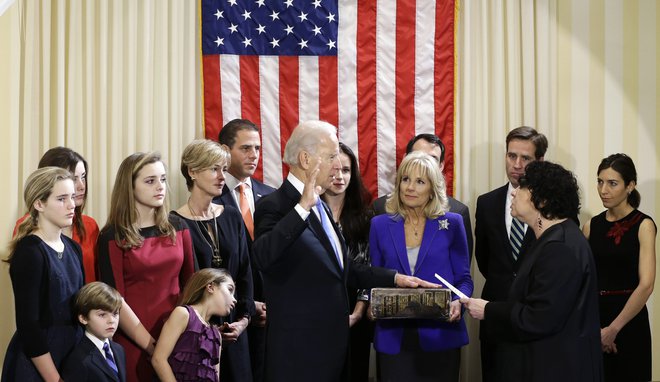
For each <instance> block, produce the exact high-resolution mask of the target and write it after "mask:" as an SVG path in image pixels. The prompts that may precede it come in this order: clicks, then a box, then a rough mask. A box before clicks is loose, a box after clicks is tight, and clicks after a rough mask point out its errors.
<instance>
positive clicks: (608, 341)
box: [582, 154, 657, 381]
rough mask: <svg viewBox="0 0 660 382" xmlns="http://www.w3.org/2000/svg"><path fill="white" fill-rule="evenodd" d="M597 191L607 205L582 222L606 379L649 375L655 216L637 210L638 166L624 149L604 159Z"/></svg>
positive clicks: (638, 198)
mask: <svg viewBox="0 0 660 382" xmlns="http://www.w3.org/2000/svg"><path fill="white" fill-rule="evenodd" d="M597 175H598V178H597V188H598V196H600V199H601V200H602V202H603V206H604V207H605V208H607V209H606V210H605V211H603V212H602V213H601V214H599V215H597V216H594V217H593V218H592V219H591V220H590V221H589V222H587V223H586V224H585V225H584V228H583V229H582V231H583V232H584V234H585V236H586V237H587V238H588V239H589V244H590V245H591V250H592V251H593V253H594V257H595V259H596V267H597V274H598V289H599V290H600V327H601V330H600V334H601V346H602V350H603V352H604V354H603V364H604V367H605V380H606V381H649V380H650V379H651V331H650V327H649V317H648V311H647V309H646V301H648V299H649V296H650V295H651V292H653V284H654V282H655V236H656V232H657V228H656V226H655V223H654V222H653V219H652V218H651V217H650V216H648V215H646V214H644V213H642V212H640V211H639V210H637V208H638V207H639V203H640V201H641V197H640V195H639V192H638V191H637V190H636V189H635V186H636V185H637V171H636V170H635V164H634V163H633V161H632V159H630V157H629V156H627V155H626V154H613V155H610V156H609V157H607V158H605V159H603V160H602V161H601V162H600V165H599V166H598V172H597Z"/></svg>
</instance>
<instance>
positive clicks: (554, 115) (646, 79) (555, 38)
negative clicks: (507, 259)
mask: <svg viewBox="0 0 660 382" xmlns="http://www.w3.org/2000/svg"><path fill="white" fill-rule="evenodd" d="M659 16H660V6H658V4H657V3H656V2H655V1H654V0H626V1H623V0H615V1H600V0H574V1H571V0H528V1H525V0H501V1H474V0H464V1H461V8H460V17H459V26H458V70H459V82H458V86H457V88H458V115H457V121H458V125H457V129H456V131H457V136H458V139H457V142H458V145H459V147H458V148H457V149H458V150H457V152H458V157H457V160H456V163H457V171H456V174H457V175H456V185H457V186H456V190H457V197H458V198H459V199H460V200H463V201H464V202H466V203H468V204H469V206H470V208H471V211H472V213H473V214H474V206H475V202H476V198H477V197H478V196H479V195H481V194H483V193H485V192H488V191H490V190H492V189H494V188H496V187H499V186H501V185H503V184H505V182H506V174H505V171H504V153H505V137H506V134H507V132H508V131H509V130H511V129H513V128H515V127H517V126H520V125H529V126H533V127H535V128H536V129H537V130H539V131H541V132H542V133H544V134H546V135H547V137H548V140H549V143H550V147H549V149H548V153H547V155H546V159H547V160H551V161H555V162H558V163H561V164H562V165H564V166H566V167H567V168H569V169H571V170H573V171H574V172H575V174H576V175H577V177H578V182H579V183H580V187H581V196H582V205H583V207H582V211H581V214H580V221H581V222H583V223H584V222H586V221H587V220H588V219H590V218H591V217H592V216H594V215H595V214H597V213H599V212H601V211H602V210H603V207H602V204H601V202H600V199H599V198H598V195H597V193H596V188H595V171H596V167H597V166H598V163H599V162H600V160H601V159H602V158H603V157H605V156H607V155H609V154H612V153H615V152H625V153H627V154H629V155H631V156H632V158H633V159H634V160H635V163H636V165H637V171H638V178H639V179H638V189H639V190H640V192H641V194H642V205H641V206H640V209H641V210H642V211H644V212H646V213H648V214H650V215H652V216H654V217H656V218H658V217H659V216H660V214H659V212H660V210H659V206H658V203H657V202H656V201H657V200H658V194H657V192H658V190H660V188H659V187H658V186H660V183H659V179H660V172H659V169H660V166H659V159H658V151H657V147H658V143H660V135H659V134H658V115H657V113H658V112H657V110H660V107H659V106H660V102H659V100H660V98H658V89H659V85H660V82H659V79H660V77H659V76H658V72H659V70H660V66H659V65H658V52H660V50H659V49H658V46H659V43H660V38H659V36H660V31H659V30H658V28H657V22H658V20H659V19H660V17H659ZM473 216H474V215H473ZM656 243H658V241H657V240H656ZM656 245H657V244H656ZM656 268H657V267H656ZM472 274H473V278H474V280H475V294H476V295H477V296H479V294H480V292H481V288H482V287H483V277H482V276H481V274H480V273H479V271H478V269H477V267H476V264H474V263H473V272H472ZM656 295H657V293H656ZM656 295H652V296H651V299H650V301H649V303H648V307H649V311H650V315H651V322H652V332H653V333H655V334H656V336H657V333H658V332H659V330H660V320H659V319H658V317H660V306H659V305H660V302H658V301H657V300H658V297H656ZM468 326H469V328H470V345H469V346H468V347H467V348H466V349H465V350H464V353H463V354H464V357H463V368H462V380H463V381H480V380H481V376H480V364H479V341H478V329H477V328H478V325H477V323H476V322H474V321H473V320H471V319H468ZM653 361H654V374H653V379H654V380H658V379H660V341H654V349H653Z"/></svg>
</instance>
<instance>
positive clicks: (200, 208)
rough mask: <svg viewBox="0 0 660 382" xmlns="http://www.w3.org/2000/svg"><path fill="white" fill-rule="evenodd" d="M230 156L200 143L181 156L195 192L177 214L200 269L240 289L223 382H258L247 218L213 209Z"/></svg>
mask: <svg viewBox="0 0 660 382" xmlns="http://www.w3.org/2000/svg"><path fill="white" fill-rule="evenodd" d="M229 162H230V154H229V152H228V151H226V150H225V149H223V148H222V146H220V144H218V143H216V142H214V141H211V140H207V139H199V140H195V141H193V142H191V143H190V144H189V145H188V146H186V148H185V149H184V150H183V154H182V155H181V173H182V174H183V177H184V178H185V179H186V186H187V187H188V190H189V191H190V197H189V198H188V201H187V202H186V203H185V204H184V205H182V206H181V207H179V209H177V210H176V211H172V214H174V215H177V216H179V217H181V218H183V219H184V220H185V222H186V223H187V224H188V226H189V228H190V234H191V237H192V241H193V247H194V249H195V256H196V258H197V263H198V265H199V269H204V268H211V267H212V268H225V269H227V271H228V272H229V274H230V275H231V277H232V278H233V279H234V282H235V283H236V292H235V293H236V306H235V308H234V309H233V310H232V311H231V314H230V315H229V317H225V318H224V319H223V321H224V323H223V324H222V327H221V328H220V331H221V334H222V348H223V350H222V355H221V359H220V380H222V381H241V382H242V381H247V382H250V381H252V368H251V366H250V352H249V346H248V341H247V332H246V331H245V329H246V328H247V326H248V323H249V319H250V317H251V316H252V315H253V314H254V312H255V308H254V300H253V292H252V287H253V286H252V270H251V267H250V258H249V255H248V253H249V252H248V248H247V241H246V237H245V235H246V232H245V228H244V224H243V218H242V216H241V213H240V212H239V211H238V210H237V209H236V208H234V207H231V206H222V205H219V204H215V203H213V202H212V201H213V198H214V197H216V196H220V195H221V194H222V188H223V187H224V185H225V173H226V171H227V167H228V165H229Z"/></svg>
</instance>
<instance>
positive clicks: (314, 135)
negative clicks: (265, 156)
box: [282, 121, 337, 166]
mask: <svg viewBox="0 0 660 382" xmlns="http://www.w3.org/2000/svg"><path fill="white" fill-rule="evenodd" d="M324 135H334V136H337V128H336V127H334V126H333V125H331V124H330V123H328V122H325V121H304V122H301V123H300V124H299V125H298V126H296V128H295V129H293V132H292V133H291V137H289V140H288V141H287V142H286V147H285V148H284V157H283V158H282V162H284V163H286V164H288V165H289V166H298V165H299V163H298V154H299V153H300V152H301V151H303V150H304V151H307V152H308V153H310V154H316V150H317V148H318V145H319V143H321V141H322V137H323V136H324Z"/></svg>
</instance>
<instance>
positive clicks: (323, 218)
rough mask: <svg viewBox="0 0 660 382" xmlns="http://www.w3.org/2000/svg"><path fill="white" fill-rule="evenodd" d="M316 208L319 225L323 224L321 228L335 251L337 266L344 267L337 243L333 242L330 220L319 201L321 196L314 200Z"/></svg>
mask: <svg viewBox="0 0 660 382" xmlns="http://www.w3.org/2000/svg"><path fill="white" fill-rule="evenodd" d="M316 210H317V211H318V212H319V218H320V220H321V225H322V226H323V230H324V231H325V235H326V236H327V237H328V240H330V244H332V249H334V251H335V256H336V257H337V262H338V263H339V268H341V269H344V267H343V265H342V262H341V259H340V258H339V250H338V249H337V244H336V243H335V239H334V235H333V234H332V233H333V231H334V229H333V228H332V224H330V220H329V219H328V215H326V213H325V208H323V202H321V198H319V200H317V201H316Z"/></svg>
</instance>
